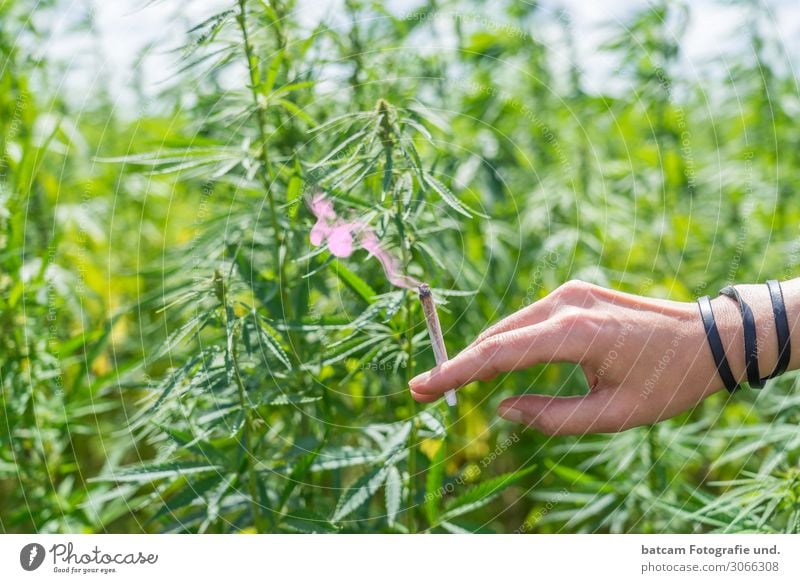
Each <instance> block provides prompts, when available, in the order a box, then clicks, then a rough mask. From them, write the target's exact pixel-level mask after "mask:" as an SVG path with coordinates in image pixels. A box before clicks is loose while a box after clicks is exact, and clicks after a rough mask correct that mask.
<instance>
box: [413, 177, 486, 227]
mask: <svg viewBox="0 0 800 583" xmlns="http://www.w3.org/2000/svg"><path fill="white" fill-rule="evenodd" d="M423 178H424V180H425V183H426V184H427V185H428V186H430V187H431V188H432V189H433V190H434V191H435V192H436V193H437V194H438V195H439V197H440V198H441V199H442V200H443V201H444V202H445V203H446V204H447V206H449V207H450V208H452V209H453V210H454V211H456V212H457V213H459V214H461V215H464V216H465V217H469V218H472V215H473V214H476V215H478V216H480V217H483V218H487V217H486V215H483V214H481V213H479V212H477V211H474V210H471V209H468V208H467V207H466V206H465V205H464V204H463V203H462V202H461V201H460V200H458V198H456V195H455V194H453V192H452V191H451V190H450V189H449V188H447V187H446V186H445V185H444V184H442V183H441V182H439V180H438V179H436V178H434V177H433V176H431V175H430V174H428V173H427V172H425V173H424V174H423Z"/></svg>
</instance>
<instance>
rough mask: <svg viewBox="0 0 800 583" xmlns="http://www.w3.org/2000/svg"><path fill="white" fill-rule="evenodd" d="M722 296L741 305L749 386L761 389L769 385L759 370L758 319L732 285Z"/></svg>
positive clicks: (727, 287) (720, 291) (722, 291)
mask: <svg viewBox="0 0 800 583" xmlns="http://www.w3.org/2000/svg"><path fill="white" fill-rule="evenodd" d="M719 293H720V295H723V296H726V297H729V298H731V299H732V300H735V301H736V302H737V303H738V304H739V311H740V312H741V314H742V330H743V332H744V362H745V368H746V369H747V384H749V385H750V388H751V389H760V388H762V387H763V386H764V385H765V384H767V379H766V378H763V379H762V378H761V371H760V370H759V369H758V335H757V334H756V318H755V316H753V310H752V309H750V306H749V305H747V302H745V301H744V299H742V296H741V294H740V293H739V290H737V289H736V288H735V287H733V286H732V285H729V286H726V287H724V288H722V289H721V290H719Z"/></svg>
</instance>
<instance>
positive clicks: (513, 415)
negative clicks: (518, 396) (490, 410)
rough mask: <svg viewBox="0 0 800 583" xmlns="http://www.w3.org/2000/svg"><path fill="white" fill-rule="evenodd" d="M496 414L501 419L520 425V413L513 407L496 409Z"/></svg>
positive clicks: (521, 420)
mask: <svg viewBox="0 0 800 583" xmlns="http://www.w3.org/2000/svg"><path fill="white" fill-rule="evenodd" d="M497 414H498V415H500V417H502V418H503V419H508V420H509V421H513V422H514V423H522V422H523V419H522V411H520V410H519V409H514V407H500V408H498V409H497Z"/></svg>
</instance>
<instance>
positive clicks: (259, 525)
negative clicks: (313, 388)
mask: <svg viewBox="0 0 800 583" xmlns="http://www.w3.org/2000/svg"><path fill="white" fill-rule="evenodd" d="M214 285H215V292H216V296H217V299H218V300H219V301H220V303H221V304H222V309H223V310H224V311H225V329H226V331H227V330H230V331H231V332H230V334H231V335H232V336H233V339H232V340H229V343H230V352H231V361H232V362H233V378H234V381H235V382H236V389H237V392H238V395H239V406H240V407H241V408H242V412H243V414H244V426H243V427H242V439H241V445H242V453H243V456H244V459H243V461H242V463H243V464H244V465H245V466H246V473H247V489H248V494H249V495H250V506H251V510H252V513H253V524H254V526H255V528H256V532H259V533H260V532H265V531H266V530H265V528H264V521H263V517H262V514H261V504H260V503H259V495H258V476H257V474H256V468H255V466H254V465H253V463H252V460H254V459H255V454H254V453H253V451H252V449H251V444H252V433H251V432H252V425H253V419H252V414H251V411H250V407H248V404H247V395H246V390H245V387H244V381H243V380H242V375H241V373H240V372H239V370H240V369H239V353H238V350H237V342H236V335H235V328H234V327H235V325H236V323H235V322H233V308H231V306H230V305H229V304H228V290H227V288H226V286H225V280H224V279H223V277H222V273H220V272H219V270H217V271H215V272H214Z"/></svg>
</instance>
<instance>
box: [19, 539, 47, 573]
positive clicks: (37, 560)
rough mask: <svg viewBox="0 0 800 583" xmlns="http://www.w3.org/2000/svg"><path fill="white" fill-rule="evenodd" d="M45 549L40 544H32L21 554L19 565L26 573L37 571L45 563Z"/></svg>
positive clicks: (25, 547)
mask: <svg viewBox="0 0 800 583" xmlns="http://www.w3.org/2000/svg"><path fill="white" fill-rule="evenodd" d="M44 555H45V552H44V547H43V546H42V545H40V544H39V543H30V544H27V545H25V546H24V547H22V550H21V551H20V552H19V564H20V565H22V568H23V569H25V570H26V571H35V570H36V569H38V568H39V567H41V566H42V563H43V562H44Z"/></svg>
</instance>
